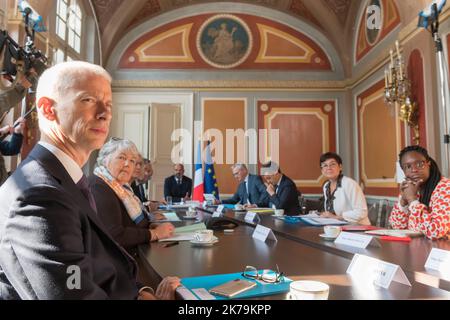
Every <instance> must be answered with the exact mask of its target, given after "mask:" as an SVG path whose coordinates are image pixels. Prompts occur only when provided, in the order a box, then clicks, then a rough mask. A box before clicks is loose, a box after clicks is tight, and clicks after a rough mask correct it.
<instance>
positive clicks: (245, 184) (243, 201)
mask: <svg viewBox="0 0 450 320" xmlns="http://www.w3.org/2000/svg"><path fill="white" fill-rule="evenodd" d="M247 200H248V193H247V181H244V198H243V199H242V204H247Z"/></svg>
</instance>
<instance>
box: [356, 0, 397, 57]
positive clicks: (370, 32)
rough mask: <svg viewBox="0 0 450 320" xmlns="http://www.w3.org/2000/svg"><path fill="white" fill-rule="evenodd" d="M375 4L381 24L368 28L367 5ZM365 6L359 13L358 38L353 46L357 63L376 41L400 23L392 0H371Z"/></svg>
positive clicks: (380, 39)
mask: <svg viewBox="0 0 450 320" xmlns="http://www.w3.org/2000/svg"><path fill="white" fill-rule="evenodd" d="M369 5H376V6H378V7H380V8H381V20H382V21H381V24H380V26H379V27H377V28H368V27H367V25H366V21H367V18H368V17H367V10H366V8H367V6H369ZM367 6H366V7H364V8H363V10H364V13H363V14H362V15H361V18H360V21H359V23H358V25H359V28H358V33H357V35H358V38H357V39H356V47H355V62H356V63H358V62H359V61H361V59H362V58H364V57H365V56H366V55H367V54H368V53H369V52H370V51H371V50H372V49H373V48H374V47H375V46H376V45H377V44H378V43H380V42H381V41H382V40H383V39H384V38H385V37H386V36H387V35H388V34H389V33H391V32H392V31H393V30H394V29H395V28H396V27H397V26H398V25H400V22H401V21H400V14H399V11H398V8H397V6H396V5H395V3H394V0H371V1H369V2H368V4H367Z"/></svg>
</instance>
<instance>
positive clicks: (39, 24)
mask: <svg viewBox="0 0 450 320" xmlns="http://www.w3.org/2000/svg"><path fill="white" fill-rule="evenodd" d="M18 7H19V10H20V11H21V12H22V14H23V16H24V20H25V31H26V35H27V36H26V42H25V46H23V47H21V46H19V44H18V43H17V42H15V41H14V39H12V38H11V37H10V36H9V35H8V32H7V31H5V30H0V63H1V64H0V68H1V76H2V79H0V114H3V113H4V112H6V111H8V110H9V109H11V107H13V106H15V105H17V104H18V103H19V102H20V101H21V100H22V99H23V98H24V97H25V95H26V93H27V88H26V86H24V85H23V84H21V83H19V81H21V80H22V79H23V78H25V79H26V80H27V81H28V82H29V83H30V84H31V89H30V90H31V91H33V90H34V88H35V87H36V85H37V81H38V78H39V76H40V75H41V74H42V73H43V72H44V71H45V69H47V62H48V59H47V57H46V56H45V55H44V54H43V53H42V52H41V51H40V50H38V49H36V47H35V45H34V36H35V32H36V31H37V32H41V31H45V27H44V25H43V21H42V17H41V16H39V15H38V14H37V13H36V11H35V10H33V8H32V7H31V6H30V5H29V4H28V2H27V1H20V2H19V4H18ZM30 29H31V32H30ZM4 80H6V81H4ZM7 82H10V85H8V84H5V83H7Z"/></svg>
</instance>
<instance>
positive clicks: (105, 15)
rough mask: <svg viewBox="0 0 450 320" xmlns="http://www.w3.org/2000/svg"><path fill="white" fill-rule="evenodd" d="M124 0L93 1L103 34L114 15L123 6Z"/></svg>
mask: <svg viewBox="0 0 450 320" xmlns="http://www.w3.org/2000/svg"><path fill="white" fill-rule="evenodd" d="M122 2H123V0H95V1H92V3H93V5H94V9H95V13H96V15H97V19H98V25H99V28H100V31H101V32H103V31H104V29H105V27H106V25H107V24H108V23H109V21H110V19H111V17H112V15H113V14H114V12H116V10H117V8H119V6H120V5H121V4H122Z"/></svg>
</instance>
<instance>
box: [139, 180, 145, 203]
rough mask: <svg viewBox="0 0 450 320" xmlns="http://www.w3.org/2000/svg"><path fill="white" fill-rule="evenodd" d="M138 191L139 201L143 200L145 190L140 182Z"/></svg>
mask: <svg viewBox="0 0 450 320" xmlns="http://www.w3.org/2000/svg"><path fill="white" fill-rule="evenodd" d="M139 193H140V198H141V201H143V202H144V201H145V199H146V198H145V190H144V185H142V184H139Z"/></svg>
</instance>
